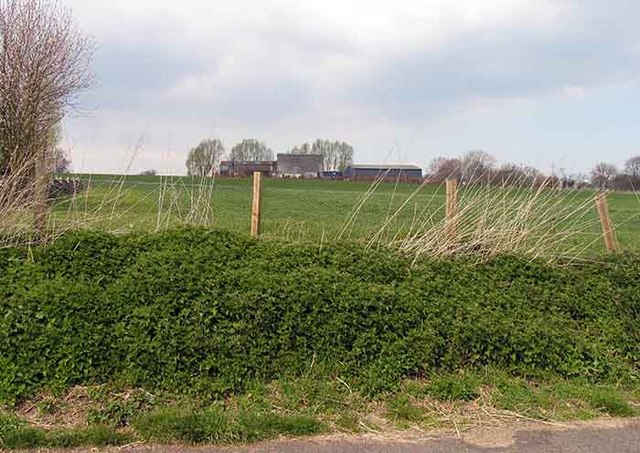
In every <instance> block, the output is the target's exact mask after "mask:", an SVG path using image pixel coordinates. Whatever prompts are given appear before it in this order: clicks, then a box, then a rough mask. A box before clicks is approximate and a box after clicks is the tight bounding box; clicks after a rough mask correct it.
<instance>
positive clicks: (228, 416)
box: [133, 406, 326, 444]
mask: <svg viewBox="0 0 640 453" xmlns="http://www.w3.org/2000/svg"><path fill="white" fill-rule="evenodd" d="M133 426H134V428H135V430H136V431H137V432H138V433H139V434H140V436H142V438H144V439H145V440H148V441H154V442H164V443H167V442H175V441H178V442H185V443H189V444H220V443H237V442H255V441H258V440H263V439H269V438H273V437H276V436H279V435H291V436H307V435H311V434H318V433H321V432H323V431H324V430H325V429H326V427H325V425H324V424H323V423H321V422H319V421H318V420H316V419H314V418H312V417H309V416H305V415H283V414H277V413H260V412H246V413H237V414H233V413H231V412H229V411H226V410H225V409H224V408H223V407H222V406H212V407H210V408H207V409H205V410H202V411H181V410H176V409H167V410H163V411H159V412H155V413H152V414H148V415H143V416H141V417H139V418H138V419H137V420H135V421H134V422H133Z"/></svg>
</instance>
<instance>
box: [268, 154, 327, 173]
mask: <svg viewBox="0 0 640 453" xmlns="http://www.w3.org/2000/svg"><path fill="white" fill-rule="evenodd" d="M322 166H323V158H322V156H321V155H319V154H285V153H282V154H278V176H280V177H281V178H317V177H318V176H319V175H320V172H321V171H322Z"/></svg>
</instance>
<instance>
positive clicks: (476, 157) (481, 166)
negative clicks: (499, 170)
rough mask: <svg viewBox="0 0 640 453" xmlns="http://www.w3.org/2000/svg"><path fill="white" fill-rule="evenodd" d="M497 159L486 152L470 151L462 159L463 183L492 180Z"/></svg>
mask: <svg viewBox="0 0 640 453" xmlns="http://www.w3.org/2000/svg"><path fill="white" fill-rule="evenodd" d="M495 164H496V158H495V157H493V156H492V155H491V154H489V153H487V152H486V151H482V150H477V151H469V152H467V153H466V154H465V155H464V156H462V158H461V159H460V170H461V173H462V175H461V179H462V182H465V183H472V182H475V181H478V180H488V179H490V176H491V175H490V173H491V171H492V170H493V169H494V167H495Z"/></svg>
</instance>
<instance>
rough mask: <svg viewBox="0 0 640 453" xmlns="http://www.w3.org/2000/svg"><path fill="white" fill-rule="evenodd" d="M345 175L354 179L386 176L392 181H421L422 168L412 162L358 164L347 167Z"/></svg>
mask: <svg viewBox="0 0 640 453" xmlns="http://www.w3.org/2000/svg"><path fill="white" fill-rule="evenodd" d="M344 177H345V178H349V179H354V180H373V179H376V178H381V177H384V178H385V179H386V180H390V181H398V180H400V181H421V180H422V168H420V167H418V166H417V165H410V164H391V165H386V164H385V165H378V164H358V165H350V166H349V167H347V169H346V170H345V171H344Z"/></svg>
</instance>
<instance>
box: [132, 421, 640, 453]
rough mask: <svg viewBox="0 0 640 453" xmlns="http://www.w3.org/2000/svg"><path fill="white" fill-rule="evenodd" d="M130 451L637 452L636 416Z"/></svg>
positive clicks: (639, 440)
mask: <svg viewBox="0 0 640 453" xmlns="http://www.w3.org/2000/svg"><path fill="white" fill-rule="evenodd" d="M127 451H129V452H132V453H258V452H260V453H276V452H278V453H328V452H343V453H359V452H368V453H418V452H432V453H458V452H460V453H511V452H518V453H529V452H531V453H533V452H536V453H538V452H549V453H551V452H554V453H555V452H559V453H591V452H593V453H638V452H640V419H630V420H626V421H623V420H605V421H598V422H591V423H577V424H571V425H563V426H544V425H543V426H540V425H538V424H534V425H532V426H528V427H526V428H524V429H521V428H514V427H508V428H504V427H502V428H499V429H494V428H491V427H483V428H475V429H474V430H472V431H471V432H468V433H462V434H460V435H458V436H453V437H452V436H446V435H439V436H431V437H429V436H428V434H424V433H423V434H422V435H420V434H417V433H406V434H404V435H403V434H402V433H398V434H396V435H394V436H391V437H388V436H387V437H385V436H375V437H374V436H326V437H318V438H310V439H285V440H276V441H270V442H264V443H260V444H256V445H251V446H242V447H199V448H188V447H182V448H177V447H146V448H132V449H130V450H127Z"/></svg>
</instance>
